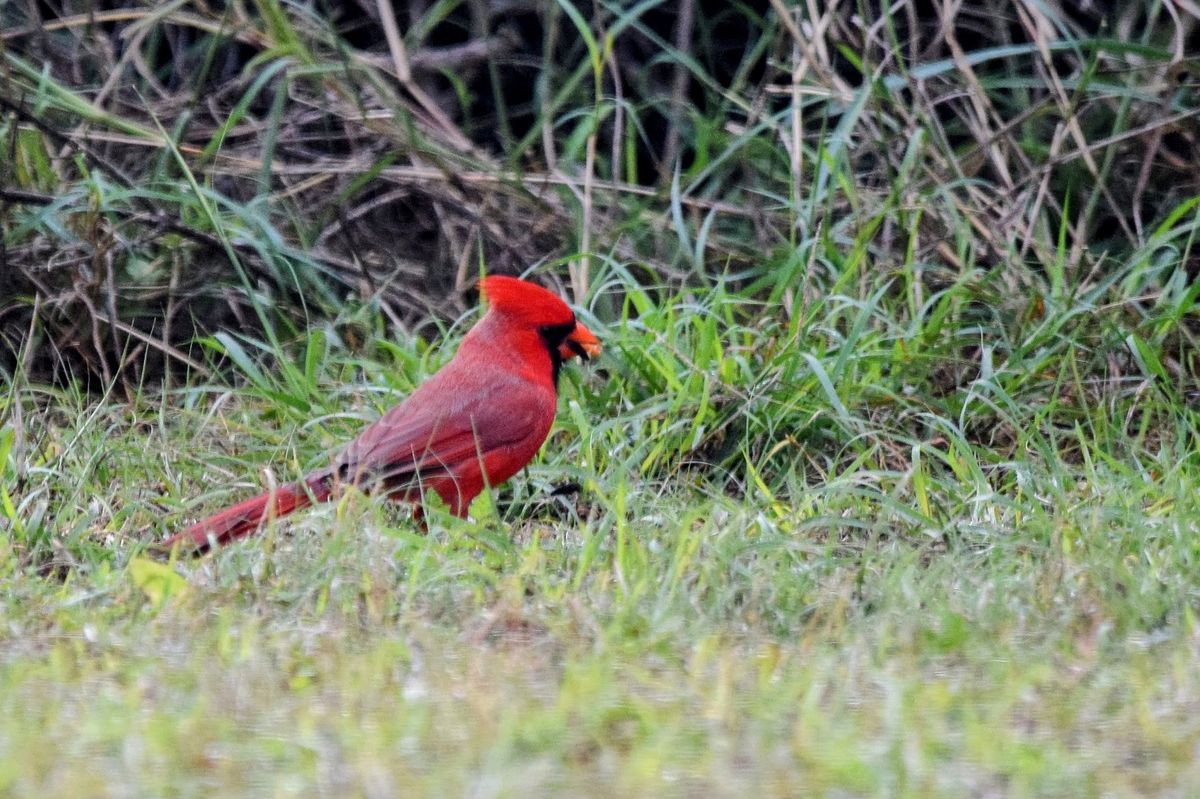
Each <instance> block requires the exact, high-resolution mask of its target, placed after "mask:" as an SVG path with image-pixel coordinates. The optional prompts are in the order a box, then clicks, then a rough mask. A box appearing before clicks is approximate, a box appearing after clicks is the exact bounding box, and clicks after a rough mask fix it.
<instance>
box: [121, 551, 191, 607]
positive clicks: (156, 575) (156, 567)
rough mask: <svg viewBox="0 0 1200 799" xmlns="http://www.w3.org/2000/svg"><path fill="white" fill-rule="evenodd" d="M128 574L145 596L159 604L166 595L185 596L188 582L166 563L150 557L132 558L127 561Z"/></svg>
mask: <svg viewBox="0 0 1200 799" xmlns="http://www.w3.org/2000/svg"><path fill="white" fill-rule="evenodd" d="M129 575H130V576H131V577H132V578H133V583H134V585H136V586H137V587H138V588H140V589H141V590H142V593H143V594H145V595H146V598H147V599H149V600H150V601H151V602H153V603H154V604H155V605H161V604H162V603H163V602H164V601H165V600H166V599H167V598H168V597H172V596H177V597H182V596H185V595H186V594H187V592H188V583H187V580H185V579H184V578H183V577H182V576H181V575H180V574H179V573H178V572H176V571H175V570H174V569H172V568H171V567H170V566H169V565H168V564H166V563H159V562H158V561H156V560H151V559H150V558H134V559H133V560H131V561H130V562H129Z"/></svg>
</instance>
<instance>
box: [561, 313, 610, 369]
mask: <svg viewBox="0 0 1200 799" xmlns="http://www.w3.org/2000/svg"><path fill="white" fill-rule="evenodd" d="M576 355H578V356H579V357H580V358H582V359H583V360H585V361H586V360H588V359H589V358H596V357H599V355H600V339H598V338H596V334H595V333H593V332H592V331H590V330H588V329H587V327H586V326H585V325H584V324H583V322H576V323H575V329H574V330H573V331H571V335H569V336H567V337H566V338H565V339H563V343H562V344H559V345H558V357H560V358H562V359H563V361H569V360H571V358H573V357H575V356H576Z"/></svg>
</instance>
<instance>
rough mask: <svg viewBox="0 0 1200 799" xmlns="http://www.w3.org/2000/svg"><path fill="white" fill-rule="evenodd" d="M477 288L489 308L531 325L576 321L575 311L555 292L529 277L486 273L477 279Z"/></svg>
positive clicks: (563, 323) (543, 325)
mask: <svg viewBox="0 0 1200 799" xmlns="http://www.w3.org/2000/svg"><path fill="white" fill-rule="evenodd" d="M479 289H480V293H482V294H483V296H484V298H485V299H486V300H487V302H488V306H489V307H490V308H491V309H492V310H494V311H497V312H499V313H501V314H503V315H505V316H508V317H513V318H517V319H520V320H521V321H523V322H525V323H527V324H529V325H531V326H533V327H547V326H554V325H569V324H573V323H574V322H575V314H574V313H573V312H572V311H571V309H570V308H569V307H568V306H567V304H566V303H565V302H563V301H562V300H561V299H559V297H558V295H557V294H555V293H554V292H552V291H549V290H548V289H544V288H542V287H541V286H539V285H537V284H536V283H530V282H529V281H528V280H520V279H519V278H515V277H508V276H507V275H488V276H487V277H485V278H483V279H482V280H480V281H479Z"/></svg>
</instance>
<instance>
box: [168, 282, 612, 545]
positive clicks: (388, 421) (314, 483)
mask: <svg viewBox="0 0 1200 799" xmlns="http://www.w3.org/2000/svg"><path fill="white" fill-rule="evenodd" d="M482 291H483V295H484V297H485V298H486V299H487V300H488V303H489V309H488V312H487V313H486V314H485V315H484V317H483V318H482V319H480V320H479V322H478V323H476V325H475V326H474V327H473V328H471V330H470V332H468V333H467V335H466V337H465V338H464V339H463V342H462V345H461V346H460V347H459V350H458V352H457V353H456V354H455V356H454V358H453V359H451V361H450V363H448V364H446V366H445V367H443V368H442V369H441V371H439V372H438V373H437V374H435V375H434V376H433V377H432V378H430V379H429V380H428V381H426V382H425V383H424V384H422V385H421V386H420V387H419V388H417V390H416V391H414V392H413V393H412V394H411V395H410V396H409V397H408V398H407V399H406V400H404V401H403V402H401V403H400V404H399V405H397V406H396V407H394V408H392V409H391V410H389V411H388V412H387V413H385V414H384V415H383V416H382V417H381V418H380V419H379V420H378V421H376V422H375V423H374V424H372V425H370V426H369V427H367V428H366V429H365V430H363V431H362V433H360V434H359V436H358V437H357V438H356V439H354V441H352V442H351V443H350V445H349V446H347V447H346V449H345V450H343V451H342V453H341V454H340V455H339V456H338V457H337V458H336V459H335V460H334V461H333V463H332V465H331V466H330V468H328V469H324V470H321V471H319V472H315V473H313V474H310V475H308V476H307V477H305V478H304V479H303V480H301V481H299V482H297V483H295V484H292V485H288V486H284V487H282V488H279V489H276V490H275V491H273V492H267V493H265V494H261V495H259V496H257V497H254V498H253V499H249V500H246V501H244V502H241V503H239V504H237V505H234V506H233V507H231V508H228V509H226V510H224V511H221V512H220V513H217V514H215V515H214V516H210V517H208V518H207V519H204V520H202V521H200V522H197V523H196V524H194V525H192V526H191V527H189V528H188V529H186V530H184V531H183V532H181V533H178V534H177V535H174V536H172V537H171V538H168V539H167V540H166V541H164V542H163V543H162V544H161V545H160V546H162V547H164V548H170V547H173V546H176V545H180V546H182V547H183V548H185V549H188V550H192V551H202V550H204V549H206V548H207V547H208V546H210V545H211V544H214V543H215V544H225V543H227V542H229V541H232V540H234V539H236V538H240V537H243V536H246V535H248V534H250V533H253V532H256V531H257V530H258V529H259V527H260V526H261V524H262V523H263V522H264V521H266V520H267V519H269V518H271V517H277V516H284V515H286V514H288V513H291V512H292V511H294V510H298V509H300V508H303V507H306V506H308V505H309V504H311V503H312V502H324V501H326V500H329V499H330V498H332V497H334V496H336V495H337V494H338V492H339V491H340V489H341V488H342V487H344V486H346V485H354V486H357V487H359V488H361V489H362V490H365V491H373V490H381V491H383V492H385V493H386V494H387V495H388V496H390V497H391V498H392V499H395V500H398V501H403V502H413V503H417V504H418V505H419V504H420V502H421V500H422V497H423V496H424V495H425V494H426V493H427V492H430V491H433V492H434V493H436V494H437V495H438V496H440V497H441V498H442V500H443V501H444V502H445V503H446V505H447V506H449V508H450V512H451V513H453V514H455V515H456V516H466V514H467V508H468V506H469V505H470V504H471V500H473V499H474V498H475V497H476V496H478V495H479V493H480V492H481V491H483V489H484V488H485V487H486V486H489V485H490V486H497V485H500V484H501V483H503V482H504V481H506V480H508V479H509V478H510V477H512V476H513V475H514V474H516V473H517V472H519V471H520V470H521V469H522V468H524V467H525V465H526V464H527V463H529V461H530V460H532V459H533V457H534V455H536V454H537V451H538V449H540V448H541V446H542V443H543V442H544V441H545V440H546V436H547V434H549V432H550V427H551V425H552V424H553V423H554V412H555V407H556V405H557V399H558V395H557V390H556V387H555V377H556V375H557V370H558V366H559V364H560V363H561V362H562V361H563V360H567V359H569V358H570V357H572V356H573V355H576V354H578V355H580V356H582V357H590V356H595V355H598V354H599V352H600V344H599V341H598V340H597V339H596V337H595V336H594V335H593V334H592V333H591V331H590V330H588V329H587V328H586V327H585V326H584V325H582V324H580V323H578V322H576V321H575V315H574V314H573V313H572V312H571V309H570V308H569V307H567V305H566V303H564V302H563V301H562V300H560V299H559V298H558V297H557V296H556V295H555V294H553V293H552V292H550V291H547V290H546V289H544V288H542V287H540V286H537V285H534V284H533V283H528V282H526V281H523V280H518V279H516V278H511V277H503V276H491V277H486V278H484V279H483V282H482Z"/></svg>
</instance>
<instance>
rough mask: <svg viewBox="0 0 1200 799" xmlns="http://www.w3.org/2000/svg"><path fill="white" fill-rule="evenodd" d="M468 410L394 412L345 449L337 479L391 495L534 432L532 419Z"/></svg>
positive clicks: (488, 408)
mask: <svg viewBox="0 0 1200 799" xmlns="http://www.w3.org/2000/svg"><path fill="white" fill-rule="evenodd" d="M472 410H473V412H471V413H468V412H466V411H465V409H460V410H459V412H458V413H455V412H454V409H453V408H444V409H438V411H436V412H430V411H424V412H421V411H417V410H411V411H410V410H409V409H407V408H405V407H404V406H403V405H402V406H400V407H398V408H395V409H393V411H391V412H389V413H387V414H384V416H383V417H382V418H380V419H379V421H377V422H375V423H374V424H372V425H371V426H370V427H368V428H367V429H365V430H363V432H362V434H361V435H359V437H358V438H357V439H355V441H354V442H353V443H352V444H350V446H349V447H347V448H346V451H345V452H344V453H343V454H342V456H341V457H340V458H338V461H337V463H336V464H335V468H336V472H337V474H338V477H339V478H340V479H342V480H344V481H347V482H351V483H354V484H356V485H363V486H364V487H370V486H371V485H372V484H375V483H383V484H385V485H386V486H387V487H388V488H391V489H394V488H397V487H399V486H400V485H403V484H405V483H410V482H411V483H415V482H417V480H420V479H429V478H432V477H435V476H438V475H442V474H448V473H450V474H453V473H457V471H458V470H459V469H460V468H461V466H462V465H463V464H464V463H467V462H469V461H476V460H480V459H481V458H482V457H483V456H484V455H486V454H487V453H489V452H492V451H494V450H496V449H499V448H502V447H507V446H511V445H513V444H516V443H519V442H521V441H524V440H526V439H528V438H529V437H530V436H531V435H533V434H534V433H535V431H536V415H535V414H533V413H521V412H519V411H518V412H513V411H511V410H510V409H505V408H501V407H499V403H495V402H486V403H480V404H479V405H478V407H476V408H474V409H472Z"/></svg>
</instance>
